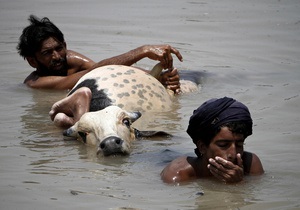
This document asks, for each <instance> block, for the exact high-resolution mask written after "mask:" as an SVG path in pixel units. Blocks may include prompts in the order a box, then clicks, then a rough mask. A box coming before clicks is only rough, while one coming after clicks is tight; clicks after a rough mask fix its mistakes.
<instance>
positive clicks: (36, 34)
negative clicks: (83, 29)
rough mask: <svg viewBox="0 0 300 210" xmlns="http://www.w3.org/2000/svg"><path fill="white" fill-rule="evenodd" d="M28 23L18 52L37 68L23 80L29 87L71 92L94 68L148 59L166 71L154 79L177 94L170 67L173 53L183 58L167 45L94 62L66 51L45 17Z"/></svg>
mask: <svg viewBox="0 0 300 210" xmlns="http://www.w3.org/2000/svg"><path fill="white" fill-rule="evenodd" d="M28 20H29V21H30V25H29V26H27V27H26V28H24V30H23V33H22V35H21V36H20V40H19V44H18V46H17V50H18V52H19V54H20V55H21V56H22V57H23V58H24V59H26V60H27V61H28V63H29V65H30V66H32V67H33V68H35V69H36V70H35V71H33V72H32V73H31V74H30V75H29V76H28V77H27V78H26V79H25V81H24V83H25V84H26V85H28V86H29V87H31V88H45V89H71V88H72V87H73V86H74V85H75V84H76V82H77V81H78V80H79V79H80V78H81V77H82V76H83V75H84V74H86V73H87V72H89V71H91V70H92V69H94V68H96V67H100V66H105V65H110V64H115V65H127V66H131V65H132V64H134V63H136V62H138V61H139V60H141V59H143V58H146V57H148V58H149V59H152V60H157V61H160V63H161V64H162V67H163V68H164V69H168V70H169V71H164V72H163V73H162V74H161V75H160V76H159V78H157V79H158V80H159V81H161V83H162V84H163V85H164V86H165V87H168V88H169V89H171V90H173V91H174V92H179V91H180V83H179V75H178V71H177V69H176V68H173V58H172V54H175V55H176V56H177V58H178V59H179V60H180V61H182V56H181V54H180V53H179V51H178V50H177V49H175V48H173V47H171V46H169V45H144V46H141V47H138V48H136V49H133V50H131V51H129V52H127V53H124V54H121V55H118V56H115V57H112V58H108V59H104V60H102V61H100V62H98V63H95V62H94V61H92V60H91V59H90V58H87V57H86V56H84V55H81V54H80V53H77V52H75V51H72V50H67V44H66V42H65V39H64V35H63V33H62V32H61V31H60V30H59V29H58V28H57V27H56V26H55V25H54V24H53V23H52V22H51V21H50V20H49V19H48V18H47V17H44V18H42V19H41V20H40V19H38V18H37V17H35V16H34V15H30V17H29V19H28ZM143 71H146V70H143ZM146 72H147V71H146Z"/></svg>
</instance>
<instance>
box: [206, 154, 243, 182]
mask: <svg viewBox="0 0 300 210" xmlns="http://www.w3.org/2000/svg"><path fill="white" fill-rule="evenodd" d="M207 168H208V169H209V170H210V172H211V173H212V175H213V176H215V177H216V178H217V179H219V180H221V181H223V182H227V183H234V182H240V181H242V180H243V177H244V169H243V160H242V158H241V155H240V154H237V165H235V164H233V163H232V162H230V161H227V160H225V159H223V158H221V157H218V156H217V157H216V158H215V159H213V158H210V159H209V164H208V165H207Z"/></svg>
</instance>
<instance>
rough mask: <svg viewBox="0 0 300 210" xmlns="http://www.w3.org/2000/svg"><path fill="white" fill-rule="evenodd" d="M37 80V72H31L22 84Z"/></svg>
mask: <svg viewBox="0 0 300 210" xmlns="http://www.w3.org/2000/svg"><path fill="white" fill-rule="evenodd" d="M38 78H39V75H38V73H37V71H33V72H31V73H30V74H29V75H28V76H27V77H26V79H25V80H24V82H23V83H24V84H28V83H30V82H31V81H36V80H37V79H38Z"/></svg>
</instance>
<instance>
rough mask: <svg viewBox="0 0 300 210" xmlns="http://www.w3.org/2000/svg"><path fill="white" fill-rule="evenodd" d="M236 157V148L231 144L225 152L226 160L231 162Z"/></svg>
mask: <svg viewBox="0 0 300 210" xmlns="http://www.w3.org/2000/svg"><path fill="white" fill-rule="evenodd" d="M236 155H237V151H236V146H235V144H234V143H232V144H231V145H230V147H229V148H228V150H227V160H229V161H231V162H233V161H234V160H235V158H236Z"/></svg>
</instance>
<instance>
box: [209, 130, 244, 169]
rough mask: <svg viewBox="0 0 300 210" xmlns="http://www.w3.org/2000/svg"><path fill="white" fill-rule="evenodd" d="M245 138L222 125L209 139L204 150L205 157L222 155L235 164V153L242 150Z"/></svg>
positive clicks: (241, 152)
mask: <svg viewBox="0 0 300 210" xmlns="http://www.w3.org/2000/svg"><path fill="white" fill-rule="evenodd" d="M244 141H245V138H244V136H243V135H242V134H234V133H232V132H231V131H230V130H229V129H228V127H222V128H221V130H220V132H219V133H218V134H217V135H216V136H215V137H214V138H213V139H212V140H211V142H210V144H209V146H208V147H207V150H206V157H207V158H208V159H209V158H215V157H216V156H219V157H222V158H224V159H225V160H228V161H231V162H232V163H234V164H236V163H237V159H236V155H237V154H238V153H240V154H241V155H243V152H244Z"/></svg>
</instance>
